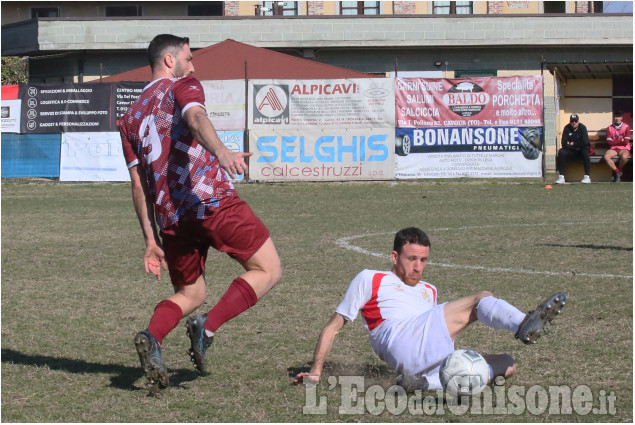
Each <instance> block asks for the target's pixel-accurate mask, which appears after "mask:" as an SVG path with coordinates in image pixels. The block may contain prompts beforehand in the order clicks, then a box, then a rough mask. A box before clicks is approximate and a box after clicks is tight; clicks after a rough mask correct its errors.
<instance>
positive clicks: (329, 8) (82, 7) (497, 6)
mask: <svg viewBox="0 0 635 425" xmlns="http://www.w3.org/2000/svg"><path fill="white" fill-rule="evenodd" d="M114 3H117V2H103V1H98V2H75V1H54V2H48V1H47V2H40V3H37V2H28V1H5V2H2V24H3V25H4V24H7V23H12V22H19V21H24V20H28V19H31V7H32V6H37V7H59V10H60V17H93V18H94V17H104V16H105V15H106V13H105V8H106V5H112V4H114ZM120 3H123V4H135V2H130V3H125V2H120ZM137 3H140V4H141V5H142V13H143V16H187V5H188V3H195V2H185V1H177V2H157V1H147V2H137ZM433 3H434V2H433V1H413V0H405V1H395V2H393V1H381V2H380V10H381V13H382V14H384V15H392V14H395V15H404V14H410V15H412V14H421V15H425V14H432V13H433V10H434V9H433ZM256 4H262V2H261V1H236V0H233V1H226V2H225V16H254V15H255V5H256ZM542 4H543V2H542V1H500V0H492V1H474V2H473V6H472V7H473V14H475V15H486V14H494V15H496V14H503V15H509V14H537V13H542V12H543V7H542ZM565 4H566V8H565V10H566V13H589V2H587V1H567V2H565ZM298 13H299V15H304V16H306V15H314V16H315V15H339V14H340V8H339V2H338V1H310V0H309V1H298Z"/></svg>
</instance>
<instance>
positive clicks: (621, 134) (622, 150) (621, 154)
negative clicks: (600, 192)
mask: <svg viewBox="0 0 635 425" xmlns="http://www.w3.org/2000/svg"><path fill="white" fill-rule="evenodd" d="M623 117H624V114H622V111H616V112H615V114H613V124H611V125H610V126H608V127H607V128H606V141H607V142H608V144H609V146H610V147H609V150H607V151H606V153H605V154H604V161H605V162H606V164H607V165H608V166H609V167H610V168H611V171H612V172H613V181H614V182H616V183H620V182H621V181H622V170H623V169H624V167H625V166H626V163H627V162H628V157H629V156H630V154H631V128H630V127H629V126H628V124H626V123H625V122H622V119H623ZM614 156H617V157H618V158H619V159H618V165H615V163H614V162H613V157H614Z"/></svg>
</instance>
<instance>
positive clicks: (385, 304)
mask: <svg viewBox="0 0 635 425" xmlns="http://www.w3.org/2000/svg"><path fill="white" fill-rule="evenodd" d="M436 304H437V288H436V287H435V286H434V285H431V284H429V283H426V282H418V283H417V284H416V285H415V286H409V285H406V284H405V283H404V282H403V281H402V280H401V279H399V277H398V276H397V275H396V274H394V273H393V272H391V271H386V272H379V271H376V270H364V271H362V272H361V273H359V274H358V275H357V276H355V278H354V279H353V280H352V281H351V284H350V286H349V287H348V290H347V291H346V295H344V298H343V299H342V302H341V303H340V305H339V306H338V307H337V309H336V310H335V311H336V312H338V313H339V314H341V315H342V316H344V318H345V319H346V320H348V321H351V322H352V321H353V320H355V318H356V317H357V313H358V312H359V311H361V312H362V318H363V319H364V325H365V326H366V329H368V332H371V333H372V332H373V330H375V328H377V327H378V326H379V325H381V324H382V323H383V322H384V321H404V320H409V319H412V318H413V317H416V316H419V315H421V314H422V313H424V312H426V311H428V310H431V309H432V308H433V307H434V306H436Z"/></svg>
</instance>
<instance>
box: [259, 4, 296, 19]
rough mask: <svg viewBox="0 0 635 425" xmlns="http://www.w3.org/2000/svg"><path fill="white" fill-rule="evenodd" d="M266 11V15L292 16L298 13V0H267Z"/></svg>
mask: <svg viewBox="0 0 635 425" xmlns="http://www.w3.org/2000/svg"><path fill="white" fill-rule="evenodd" d="M263 3H264V5H263V7H264V9H265V11H264V13H263V15H266V16H280V15H285V16H291V15H297V14H298V2H297V1H265V2H263Z"/></svg>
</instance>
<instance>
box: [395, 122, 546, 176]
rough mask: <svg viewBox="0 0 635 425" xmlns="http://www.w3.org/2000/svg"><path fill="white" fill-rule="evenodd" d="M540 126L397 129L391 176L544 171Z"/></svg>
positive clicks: (539, 172)
mask: <svg viewBox="0 0 635 425" xmlns="http://www.w3.org/2000/svg"><path fill="white" fill-rule="evenodd" d="M541 132H542V128H539V127H475V128H465V127H450V128H417V129H397V130H396V136H395V153H396V161H395V168H396V170H395V177H397V178H401V179H408V178H459V177H474V178H479V177H480V178H489V177H540V176H542V145H541Z"/></svg>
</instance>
